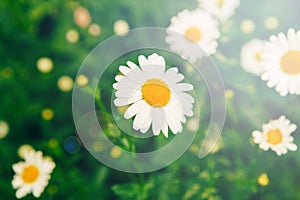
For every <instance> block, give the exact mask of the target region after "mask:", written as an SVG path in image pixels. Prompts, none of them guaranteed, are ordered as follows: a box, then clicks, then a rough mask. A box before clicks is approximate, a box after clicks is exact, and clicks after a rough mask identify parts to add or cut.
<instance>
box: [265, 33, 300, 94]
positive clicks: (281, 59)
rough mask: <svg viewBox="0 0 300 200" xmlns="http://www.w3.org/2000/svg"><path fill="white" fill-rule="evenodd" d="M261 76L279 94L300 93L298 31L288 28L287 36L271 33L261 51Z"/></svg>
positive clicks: (299, 42)
mask: <svg viewBox="0 0 300 200" xmlns="http://www.w3.org/2000/svg"><path fill="white" fill-rule="evenodd" d="M262 64H263V68H264V71H265V72H264V73H263V74H262V76H261V78H262V80H264V81H267V85H268V87H270V88H273V87H275V89H276V91H277V92H278V93H279V94H280V95H281V96H286V95H287V94H288V93H290V94H297V95H299V94H300V31H298V32H297V33H296V32H295V30H294V29H289V30H288V33H287V36H286V35H284V34H283V33H279V34H278V36H275V35H272V36H271V37H270V42H268V43H267V44H266V47H265V48H264V51H263V53H262Z"/></svg>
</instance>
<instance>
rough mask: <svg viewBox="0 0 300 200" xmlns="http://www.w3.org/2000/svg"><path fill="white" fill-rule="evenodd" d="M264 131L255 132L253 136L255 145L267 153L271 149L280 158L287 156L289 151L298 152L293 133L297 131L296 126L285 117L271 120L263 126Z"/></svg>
mask: <svg viewBox="0 0 300 200" xmlns="http://www.w3.org/2000/svg"><path fill="white" fill-rule="evenodd" d="M262 129H263V130H262V131H261V132H260V131H253V133H252V136H253V139H254V143H256V144H259V147H260V148H261V149H263V150H265V151H267V150H269V149H271V150H273V151H275V152H276V154H277V155H278V156H280V155H282V154H286V153H287V151H288V150H291V151H296V150H297V145H296V144H294V143H293V141H294V138H293V137H292V136H291V133H292V132H294V131H295V130H296V129H297V126H296V125H295V124H292V123H291V122H290V120H288V119H286V117H285V116H281V117H279V119H276V120H270V122H269V123H267V124H263V126H262Z"/></svg>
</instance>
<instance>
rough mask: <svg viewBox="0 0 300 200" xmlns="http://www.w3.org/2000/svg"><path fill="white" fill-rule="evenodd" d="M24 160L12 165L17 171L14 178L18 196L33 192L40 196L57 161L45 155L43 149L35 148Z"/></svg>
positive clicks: (13, 183)
mask: <svg viewBox="0 0 300 200" xmlns="http://www.w3.org/2000/svg"><path fill="white" fill-rule="evenodd" d="M24 160H25V161H21V162H18V163H16V164H14V165H13V166H12V167H13V170H14V171H15V173H16V174H15V176H14V178H13V180H12V186H13V188H14V189H17V192H16V197H17V198H22V197H24V196H26V195H27V194H29V193H32V194H33V196H35V197H36V198H38V197H40V196H41V194H42V193H43V191H44V189H45V187H46V186H47V185H48V181H49V179H50V174H51V173H52V171H53V169H54V167H55V163H54V162H53V161H52V160H51V159H50V158H48V157H47V158H45V157H43V154H42V152H41V151H34V150H31V151H29V152H28V153H26V155H25V156H24Z"/></svg>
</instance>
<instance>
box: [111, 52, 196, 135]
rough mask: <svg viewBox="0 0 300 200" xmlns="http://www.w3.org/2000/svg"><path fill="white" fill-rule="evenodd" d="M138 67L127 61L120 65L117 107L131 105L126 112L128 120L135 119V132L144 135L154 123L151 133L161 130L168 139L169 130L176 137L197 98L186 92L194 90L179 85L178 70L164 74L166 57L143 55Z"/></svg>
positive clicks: (117, 78)
mask: <svg viewBox="0 0 300 200" xmlns="http://www.w3.org/2000/svg"><path fill="white" fill-rule="evenodd" d="M138 60H139V66H140V67H138V66H137V65H136V64H135V63H133V62H130V61H128V62H127V65H128V66H129V67H126V66H120V68H119V69H120V72H121V73H122V75H118V76H116V78H115V79H116V81H117V83H115V84H114V85H113V87H114V89H116V90H117V91H116V93H115V95H116V97H117V98H116V99H115V100H114V104H115V105H116V106H125V105H130V106H129V108H128V109H127V110H126V112H125V113H124V117H125V118H126V119H129V118H132V117H133V116H135V118H134V121H133V129H135V130H140V131H141V132H142V133H145V132H146V131H147V130H148V129H149V128H150V126H151V124H152V132H153V134H154V135H159V134H160V132H161V131H162V132H163V134H164V135H165V136H166V137H168V127H170V129H171V131H172V132H173V133H174V134H176V133H180V132H181V131H182V124H181V123H182V122H183V123H185V122H186V118H185V116H189V117H190V116H192V115H193V110H192V108H193V103H194V98H193V97H192V96H191V95H189V94H187V93H185V92H186V91H190V90H192V89H193V86H192V85H191V84H188V83H180V81H182V80H183V79H184V76H183V75H182V74H180V73H178V68H176V67H174V68H170V69H168V70H166V71H165V65H166V64H165V60H164V58H163V57H161V56H159V55H157V54H152V55H150V56H149V57H148V58H146V57H145V56H143V55H141V56H139V58H138Z"/></svg>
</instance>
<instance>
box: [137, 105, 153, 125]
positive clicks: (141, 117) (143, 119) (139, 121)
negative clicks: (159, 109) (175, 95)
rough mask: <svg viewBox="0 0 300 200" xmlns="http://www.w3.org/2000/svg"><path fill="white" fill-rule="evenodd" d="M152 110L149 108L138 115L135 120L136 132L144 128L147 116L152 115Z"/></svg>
mask: <svg viewBox="0 0 300 200" xmlns="http://www.w3.org/2000/svg"><path fill="white" fill-rule="evenodd" d="M150 110H151V109H150V107H147V108H146V109H143V110H141V111H140V112H139V113H137V115H136V116H135V118H134V120H133V127H135V129H136V130H139V129H140V128H143V127H144V124H145V122H146V120H147V116H148V115H149V114H150Z"/></svg>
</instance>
